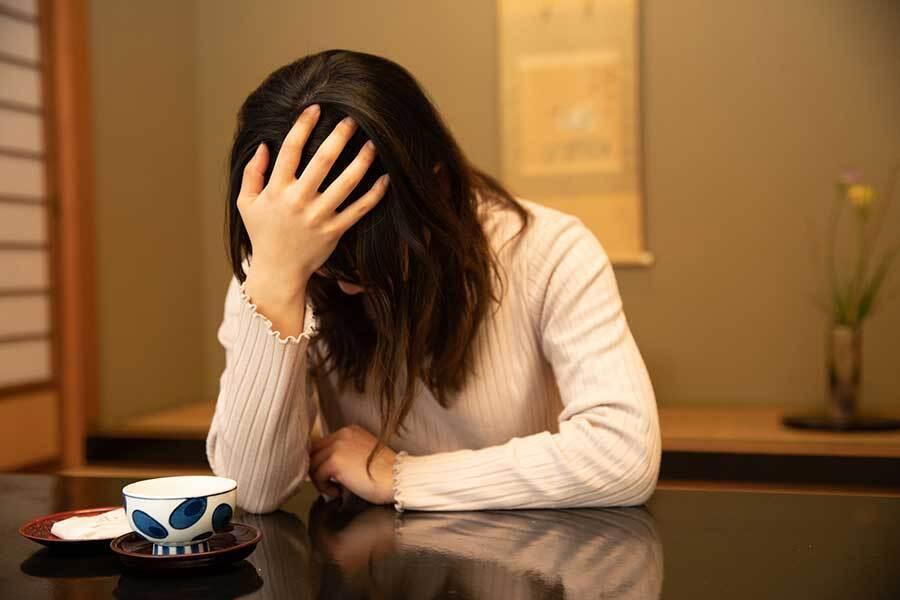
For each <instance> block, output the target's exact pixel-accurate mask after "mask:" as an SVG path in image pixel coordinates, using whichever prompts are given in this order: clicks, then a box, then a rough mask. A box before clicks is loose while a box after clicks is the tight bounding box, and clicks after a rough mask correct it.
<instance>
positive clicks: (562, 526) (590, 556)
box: [241, 500, 663, 600]
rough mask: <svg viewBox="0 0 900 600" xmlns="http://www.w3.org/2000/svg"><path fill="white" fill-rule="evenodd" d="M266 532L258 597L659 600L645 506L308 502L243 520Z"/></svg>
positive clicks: (656, 555)
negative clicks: (480, 507)
mask: <svg viewBox="0 0 900 600" xmlns="http://www.w3.org/2000/svg"><path fill="white" fill-rule="evenodd" d="M241 520H243V521H244V522H246V523H249V524H251V525H254V526H256V527H259V528H260V529H262V530H263V535H264V536H265V537H264V542H263V543H261V544H260V547H259V548H258V549H257V551H256V552H255V553H254V554H253V555H252V556H251V557H250V558H249V560H250V561H251V562H252V563H253V564H254V565H256V567H257V568H258V569H259V572H260V575H261V577H262V578H263V579H264V581H265V585H264V586H263V587H262V588H261V589H260V590H259V591H258V594H259V596H260V597H265V598H284V597H298V598H323V599H327V598H383V597H388V598H416V599H423V600H424V599H428V598H444V597H448V596H453V597H459V598H490V599H492V600H493V599H504V598H510V599H517V600H518V599H527V598H568V599H571V598H617V599H618V598H621V599H631V598H634V599H638V598H640V599H645V598H658V597H659V596H660V592H661V587H662V576H663V552H662V544H661V542H660V539H659V535H658V533H657V530H656V526H655V523H654V520H653V517H652V515H650V513H648V512H647V511H646V510H644V509H639V508H633V509H609V510H601V509H568V510H522V511H473V512H442V513H433V512H415V511H407V512H404V513H397V512H396V511H395V510H394V509H393V508H392V507H389V506H369V505H363V506H347V505H340V504H339V503H338V502H328V503H326V502H324V501H321V500H319V501H316V502H315V503H313V505H312V507H311V509H310V512H309V515H308V519H307V522H308V524H309V527H308V532H307V528H306V526H305V525H304V523H303V521H301V520H300V519H299V518H297V517H296V516H295V515H293V514H291V513H286V512H277V513H273V514H271V515H265V516H259V515H243V516H242V518H241Z"/></svg>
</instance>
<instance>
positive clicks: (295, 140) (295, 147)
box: [271, 104, 321, 185]
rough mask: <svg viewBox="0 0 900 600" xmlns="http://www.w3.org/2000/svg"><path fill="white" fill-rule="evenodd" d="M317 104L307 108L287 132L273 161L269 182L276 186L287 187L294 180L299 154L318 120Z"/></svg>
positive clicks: (298, 163) (298, 164)
mask: <svg viewBox="0 0 900 600" xmlns="http://www.w3.org/2000/svg"><path fill="white" fill-rule="evenodd" d="M320 112H321V111H320V110H319V105H318V104H312V105H310V106H307V107H306V109H304V111H303V112H302V113H300V116H299V117H298V118H297V121H296V122H295V123H294V126H293V127H291V130H290V131H288V134H287V135H286V136H285V138H284V142H282V144H281V149H280V150H279V151H278V157H277V158H276V159H275V166H274V167H273V168H272V177H271V181H273V182H275V183H276V184H278V185H289V184H291V183H293V182H294V180H295V179H296V173H297V167H299V166H300V154H301V153H302V152H303V146H304V145H305V144H306V140H307V139H309V134H310V133H312V130H313V127H315V126H316V121H318V120H319V113H320Z"/></svg>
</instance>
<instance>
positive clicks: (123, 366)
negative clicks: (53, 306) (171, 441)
mask: <svg viewBox="0 0 900 600" xmlns="http://www.w3.org/2000/svg"><path fill="white" fill-rule="evenodd" d="M90 27H91V37H90V40H91V68H92V71H93V73H92V75H93V77H92V88H91V92H92V94H93V137H94V157H95V161H96V164H95V169H96V180H95V181H96V210H97V238H98V239H97V257H98V265H97V267H98V269H97V270H98V280H99V281H98V286H99V287H98V294H97V297H98V304H99V305H98V316H99V328H100V331H99V345H100V361H99V363H100V412H101V422H102V423H103V424H109V423H112V422H114V421H115V420H117V419H119V418H120V417H123V416H127V415H133V414H137V413H140V412H143V411H146V410H149V409H154V408H159V407H163V406H167V405H172V404H178V403H182V402H185V401H194V400H196V399H197V398H198V397H200V395H201V390H202V389H203V373H204V368H203V349H204V345H203V343H202V336H203V335H204V329H203V325H202V324H203V322H204V321H205V320H206V314H205V311H204V306H203V304H202V302H201V301H200V297H201V294H202V287H201V279H200V274H201V271H202V267H203V265H202V262H201V254H200V248H201V238H202V236H203V227H204V226H205V222H206V217H205V216H204V215H203V214H202V212H201V210H200V202H199V199H198V197H197V191H196V190H197V178H196V176H195V169H196V164H197V162H196V157H197V152H196V149H195V137H196V132H195V129H194V122H193V121H194V110H195V108H194V107H195V96H194V93H193V90H194V80H195V77H194V65H193V56H194V52H193V43H194V23H193V15H192V13H191V11H190V10H184V4H183V3H182V2H178V1H177V0H164V1H160V0H154V1H153V2H117V1H114V0H95V1H94V2H92V3H91V10H90Z"/></svg>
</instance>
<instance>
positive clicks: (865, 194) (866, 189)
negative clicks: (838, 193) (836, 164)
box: [847, 183, 875, 211]
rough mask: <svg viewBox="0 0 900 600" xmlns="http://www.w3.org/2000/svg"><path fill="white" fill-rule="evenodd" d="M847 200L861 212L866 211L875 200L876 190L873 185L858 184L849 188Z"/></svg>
mask: <svg viewBox="0 0 900 600" xmlns="http://www.w3.org/2000/svg"><path fill="white" fill-rule="evenodd" d="M847 199H848V200H850V203H851V204H852V205H853V206H854V207H855V208H856V209H857V210H860V211H865V210H866V209H867V208H869V205H870V204H872V200H874V199H875V190H874V189H873V188H872V186H871V185H864V184H862V183H856V184H853V185H851V186H849V187H848V188H847Z"/></svg>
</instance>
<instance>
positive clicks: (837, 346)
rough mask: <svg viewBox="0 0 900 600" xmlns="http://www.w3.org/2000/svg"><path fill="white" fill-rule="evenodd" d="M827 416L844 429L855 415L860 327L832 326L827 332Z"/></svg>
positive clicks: (860, 339) (857, 392)
mask: <svg viewBox="0 0 900 600" xmlns="http://www.w3.org/2000/svg"><path fill="white" fill-rule="evenodd" d="M825 357H826V361H827V368H826V370H827V378H828V379H827V389H826V394H827V398H826V406H827V411H828V417H829V418H830V419H831V421H832V423H833V424H834V426H835V428H837V429H845V428H849V427H851V426H852V425H853V422H854V421H855V420H856V418H857V417H858V413H859V404H860V400H861V398H860V395H861V392H862V389H861V388H862V386H861V383H862V327H859V326H857V327H850V326H847V325H835V326H833V327H832V328H831V331H829V332H828V335H827V343H826V354H825Z"/></svg>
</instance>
